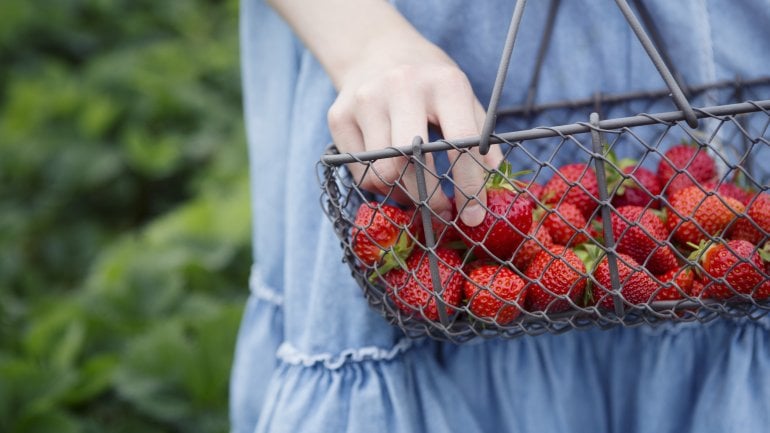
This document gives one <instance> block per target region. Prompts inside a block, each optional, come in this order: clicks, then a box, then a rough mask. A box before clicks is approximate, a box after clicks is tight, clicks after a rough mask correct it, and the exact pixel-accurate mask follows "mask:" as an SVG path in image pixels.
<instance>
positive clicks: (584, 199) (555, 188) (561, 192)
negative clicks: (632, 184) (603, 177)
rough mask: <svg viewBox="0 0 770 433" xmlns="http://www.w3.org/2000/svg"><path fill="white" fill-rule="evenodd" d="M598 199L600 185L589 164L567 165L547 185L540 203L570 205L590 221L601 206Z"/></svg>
mask: <svg viewBox="0 0 770 433" xmlns="http://www.w3.org/2000/svg"><path fill="white" fill-rule="evenodd" d="M598 197H599V183H598V182H597V180H596V172H594V169H593V168H591V167H590V166H588V165H587V164H567V165H565V166H562V167H560V168H559V170H558V172H557V173H556V174H554V176H553V177H552V178H551V179H550V180H549V181H548V182H547V183H546V184H545V186H544V187H543V192H542V195H541V196H540V201H542V202H543V203H545V204H548V205H551V206H555V205H556V204H558V203H569V204H571V205H574V206H575V207H577V208H578V209H579V210H580V212H581V213H582V214H583V216H584V217H585V218H586V219H590V218H591V216H592V215H593V213H594V210H595V209H596V208H597V206H598V205H599V204H598V200H599V198H598Z"/></svg>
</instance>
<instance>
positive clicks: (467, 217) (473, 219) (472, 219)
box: [460, 203, 486, 227]
mask: <svg viewBox="0 0 770 433" xmlns="http://www.w3.org/2000/svg"><path fill="white" fill-rule="evenodd" d="M485 215H486V212H485V211H484V208H483V207H481V205H480V204H477V203H470V204H468V206H466V207H465V209H463V212H462V214H460V218H462V220H463V222H464V223H465V225H467V226H470V227H476V226H477V225H479V224H481V221H483V220H484V216H485Z"/></svg>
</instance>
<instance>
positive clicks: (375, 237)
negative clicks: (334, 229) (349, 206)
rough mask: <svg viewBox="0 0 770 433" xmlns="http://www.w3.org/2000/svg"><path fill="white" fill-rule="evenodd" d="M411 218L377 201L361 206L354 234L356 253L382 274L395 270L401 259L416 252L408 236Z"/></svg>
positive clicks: (356, 218) (353, 247) (352, 237)
mask: <svg viewBox="0 0 770 433" xmlns="http://www.w3.org/2000/svg"><path fill="white" fill-rule="evenodd" d="M409 220H410V216H409V214H408V213H407V212H405V211H403V210H401V209H399V208H397V207H394V206H390V205H387V204H379V203H377V202H371V203H362V204H361V206H359V207H358V211H357V212H356V217H355V220H354V222H353V230H352V232H351V245H352V249H353V254H355V255H356V257H358V259H359V260H360V261H361V262H362V263H363V264H364V265H366V266H377V265H382V266H381V267H378V269H380V271H381V272H382V273H385V272H387V271H388V270H389V269H392V268H393V267H394V266H395V265H396V263H397V261H396V260H395V257H394V253H395V255H396V256H398V258H400V259H401V260H404V259H405V258H406V257H407V256H408V255H409V253H410V252H411V250H412V246H413V243H412V239H411V238H410V237H409V235H408V234H406V231H405V228H406V227H407V226H408V225H409Z"/></svg>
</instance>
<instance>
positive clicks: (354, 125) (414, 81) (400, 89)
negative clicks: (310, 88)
mask: <svg viewBox="0 0 770 433" xmlns="http://www.w3.org/2000/svg"><path fill="white" fill-rule="evenodd" d="M421 73H422V76H420V77H412V76H413V75H415V74H421ZM485 115H486V113H485V112H484V109H483V108H482V107H481V104H480V103H479V101H478V99H477V98H476V96H475V95H474V93H473V89H472V88H471V85H470V83H469V81H468V79H467V77H466V76H465V74H464V73H463V72H462V71H460V69H458V68H457V67H456V66H455V65H444V66H441V67H435V68H433V69H432V70H431V71H430V73H429V74H426V73H424V71H423V70H422V69H420V68H400V69H397V70H396V71H395V72H394V73H391V74H385V75H384V76H383V78H382V79H381V80H380V82H379V83H378V84H376V85H372V84H371V83H368V84H365V85H363V86H361V87H359V88H357V89H354V91H348V92H341V93H340V96H339V97H338V99H337V101H335V103H334V104H333V105H332V107H331V108H330V110H329V113H328V120H329V129H330V131H331V134H332V138H333V140H334V142H335V144H336V145H337V147H338V149H339V150H340V151H341V152H360V151H364V150H376V149H383V148H386V147H389V146H405V145H409V144H410V143H411V142H412V140H413V138H414V137H415V136H416V135H419V136H421V137H423V138H427V136H428V123H429V122H430V123H433V124H436V125H438V126H440V128H441V130H442V132H443V135H444V138H445V139H447V140H454V139H460V138H467V137H474V136H478V134H479V131H480V130H481V127H482V125H483V122H484V118H485ZM448 153H449V158H450V162H451V163H452V175H453V178H454V182H455V203H456V205H457V209H458V211H459V213H460V218H461V219H462V221H463V222H464V223H465V224H467V225H469V226H476V225H478V224H480V223H481V221H482V220H483V219H484V217H485V215H486V211H485V206H486V190H485V188H484V185H485V183H486V180H487V174H488V172H489V170H491V169H494V168H497V167H498V166H499V164H500V161H501V160H502V154H501V151H500V148H499V146H492V147H491V148H490V151H489V153H488V154H487V155H484V156H482V155H480V154H479V152H478V148H472V149H468V150H463V151H458V150H452V151H450V152H448ZM407 162H408V160H407V158H405V157H404V158H382V159H379V160H376V161H374V162H373V163H371V164H366V163H357V164H350V165H349V166H348V167H349V169H350V171H351V173H352V174H353V177H354V181H355V182H356V183H357V184H358V185H359V186H360V187H361V188H362V189H366V190H369V191H372V192H375V193H380V194H384V195H389V196H390V197H391V198H393V199H394V200H396V201H398V202H401V203H404V204H412V203H413V202H416V201H418V200H419V191H418V188H417V179H416V170H415V165H414V164H408V163H407ZM425 164H426V171H425V174H426V176H425V183H426V187H427V194H428V205H429V206H430V207H431V208H432V209H433V210H434V211H435V212H436V213H437V214H440V215H441V216H442V217H446V218H447V219H448V218H449V216H450V215H451V208H452V205H451V202H450V201H449V199H448V198H447V197H446V195H445V194H444V193H443V191H442V189H441V186H440V182H439V178H438V177H437V176H436V175H434V174H433V173H435V172H436V171H435V168H434V159H433V155H432V154H430V153H428V154H425Z"/></svg>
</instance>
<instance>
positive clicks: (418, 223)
mask: <svg viewBox="0 0 770 433" xmlns="http://www.w3.org/2000/svg"><path fill="white" fill-rule="evenodd" d="M412 212H413V213H414V215H412V217H411V218H412V224H411V225H410V227H409V230H410V231H411V232H412V234H413V235H414V237H415V238H416V239H417V240H418V241H419V242H420V243H422V244H423V245H425V230H424V229H423V225H422V214H421V212H420V210H414V211H412ZM456 217H457V209H455V207H454V205H453V206H452V215H451V220H450V221H442V220H441V219H440V218H439V217H437V216H435V215H431V218H430V223H431V227H432V228H433V239H434V240H435V242H436V244H437V245H447V244H450V243H453V242H458V241H460V240H461V239H462V237H461V236H460V233H459V232H458V231H457V227H456V226H455V225H453V224H452V220H454V219H455V218H456Z"/></svg>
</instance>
